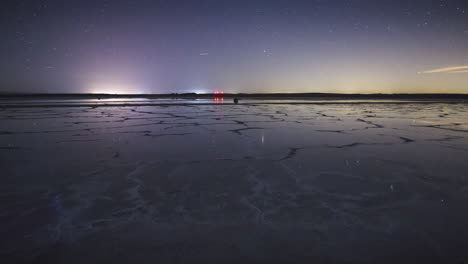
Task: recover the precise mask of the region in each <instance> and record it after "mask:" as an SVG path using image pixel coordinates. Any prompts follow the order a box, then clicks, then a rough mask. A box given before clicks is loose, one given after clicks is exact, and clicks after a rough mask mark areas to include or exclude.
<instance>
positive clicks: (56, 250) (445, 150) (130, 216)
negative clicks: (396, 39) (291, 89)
mask: <svg viewBox="0 0 468 264" xmlns="http://www.w3.org/2000/svg"><path fill="white" fill-rule="evenodd" d="M0 120H1V121H0V124H1V125H0V166H1V185H0V209H1V210H0V212H1V213H0V219H1V225H0V237H1V238H0V245H1V247H0V260H1V259H4V260H6V261H7V262H2V263H9V262H27V263H84V262H86V263H104V262H106V261H107V262H112V263H119V262H122V263H124V262H129V261H131V262H133V263H188V262H190V263H200V262H203V263H248V262H252V263H254V262H255V263H304V262H307V263H312V262H313V261H315V262H314V263H415V262H416V261H418V262H419V261H425V262H424V263H463V261H465V263H466V262H468V250H467V249H468V189H467V186H468V179H467V177H468V138H467V133H468V104H445V103H432V104H411V103H408V104H392V103H389V104H382V103H380V104H373V103H368V104H365V103H364V104H356V105H354V104H331V105H311V104H306V105H301V104H287V102H285V103H284V104H258V105H256V104H255V103H252V102H250V103H249V104H239V105H216V104H213V105H197V104H187V105H160V106H121V107H118V106H116V107H105V106H101V107H59V108H42V107H39V108H31V107H28V108H8V107H7V108H3V109H1V110H0ZM0 262H1V261H0Z"/></svg>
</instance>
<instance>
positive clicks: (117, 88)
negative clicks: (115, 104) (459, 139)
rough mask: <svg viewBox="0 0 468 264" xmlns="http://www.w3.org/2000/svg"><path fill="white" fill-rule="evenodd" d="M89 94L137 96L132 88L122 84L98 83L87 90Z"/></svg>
mask: <svg viewBox="0 0 468 264" xmlns="http://www.w3.org/2000/svg"><path fill="white" fill-rule="evenodd" d="M89 92H90V93H96V94H137V93H139V92H138V91H137V90H136V89H135V88H134V87H132V86H127V85H123V84H109V83H99V84H94V85H92V86H91V88H90V89H89Z"/></svg>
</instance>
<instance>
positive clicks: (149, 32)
mask: <svg viewBox="0 0 468 264" xmlns="http://www.w3.org/2000/svg"><path fill="white" fill-rule="evenodd" d="M2 7H3V8H2V11H0V12H1V16H0V19H1V23H0V30H1V32H2V36H3V38H2V42H0V54H1V56H2V60H1V61H0V69H1V72H2V78H1V79H0V92H20V93H132V94H138V93H145V94H163V93H190V92H196V93H212V92H213V91H216V90H222V91H224V92H226V93H468V2H467V1H453V0H452V1H450V0H447V1H444V0H437V1H423V0H418V1H402V0H395V1H390V0H381V1H375V0H374V1H368V0H362V1H352V0H350V1H338V0H331V1H324V0H315V1H313V0H310V1H275V0H270V1H267V0H262V1H260V0H251V1H243V0H241V1H226V0H218V1H214V0H208V1H148V0H145V1H124V0H115V1H108V0H96V1H90V0H84V1H57V0H54V1H50V0H45V1H10V0H7V1H4V2H2Z"/></svg>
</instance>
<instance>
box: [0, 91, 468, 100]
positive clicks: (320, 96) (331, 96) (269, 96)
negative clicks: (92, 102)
mask: <svg viewBox="0 0 468 264" xmlns="http://www.w3.org/2000/svg"><path fill="white" fill-rule="evenodd" d="M216 97H224V98H239V99H242V98H251V99H263V100H275V99H281V100H285V99H292V100H300V99H316V100H354V99H356V100H359V99H375V100H379V99H396V100H398V99H400V100H404V99H411V100H425V99H432V100H434V99H455V100H468V94H434V93H425V94H339V93H238V94H232V93H225V94H196V93H172V94H94V93H0V100H10V99H22V100H28V99H45V98H50V99H63V100H66V99H112V98H144V99H211V98H216Z"/></svg>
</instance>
